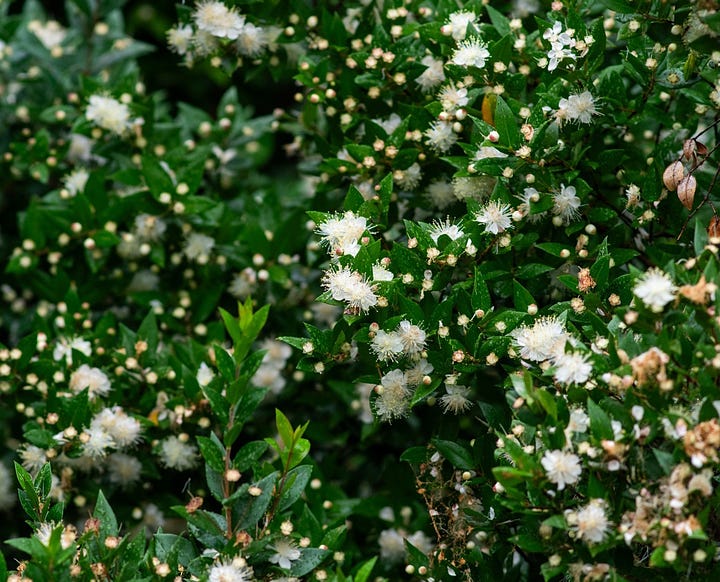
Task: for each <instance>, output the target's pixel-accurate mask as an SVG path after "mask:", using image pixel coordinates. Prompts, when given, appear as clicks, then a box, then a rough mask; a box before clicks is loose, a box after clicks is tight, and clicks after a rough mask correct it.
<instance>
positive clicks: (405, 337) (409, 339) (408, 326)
mask: <svg viewBox="0 0 720 582" xmlns="http://www.w3.org/2000/svg"><path fill="white" fill-rule="evenodd" d="M397 334H398V336H399V337H400V342H401V344H402V350H403V351H404V352H405V353H406V354H407V355H408V356H411V357H413V356H417V355H419V354H420V353H421V352H422V351H423V350H424V349H425V339H426V337H427V336H426V334H425V332H424V331H423V330H422V328H420V327H418V326H417V325H413V324H412V323H410V322H409V321H407V320H403V321H401V322H400V325H399V326H398V330H397Z"/></svg>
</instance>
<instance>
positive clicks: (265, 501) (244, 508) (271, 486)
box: [233, 471, 278, 531]
mask: <svg viewBox="0 0 720 582" xmlns="http://www.w3.org/2000/svg"><path fill="white" fill-rule="evenodd" d="M277 480H278V472H277V471H275V472H273V473H270V474H269V475H267V476H266V477H264V478H263V479H261V480H260V481H258V482H257V483H255V487H257V488H258V489H260V491H261V493H260V495H258V496H257V497H255V496H253V495H250V494H249V493H246V494H245V495H244V496H243V497H241V498H240V499H239V500H238V501H237V503H236V504H235V507H233V512H234V513H236V514H237V515H238V520H237V523H236V525H235V531H242V530H249V529H254V528H255V526H256V525H257V523H258V522H259V521H260V519H261V518H262V516H263V515H265V512H266V511H267V509H268V506H269V505H270V501H272V497H273V492H274V491H275V485H276V484H277Z"/></svg>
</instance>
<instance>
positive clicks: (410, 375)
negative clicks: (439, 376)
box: [405, 358, 434, 386]
mask: <svg viewBox="0 0 720 582" xmlns="http://www.w3.org/2000/svg"><path fill="white" fill-rule="evenodd" d="M433 369H434V368H433V365H432V364H431V363H430V362H428V361H427V360H426V359H424V358H423V359H421V360H418V361H417V362H415V365H414V366H413V367H412V368H408V369H407V370H405V380H406V382H407V384H408V385H409V386H419V385H420V384H421V383H422V381H423V378H424V377H425V376H429V375H430V374H431V373H432V371H433Z"/></svg>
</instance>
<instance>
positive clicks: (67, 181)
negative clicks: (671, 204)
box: [62, 168, 90, 196]
mask: <svg viewBox="0 0 720 582" xmlns="http://www.w3.org/2000/svg"><path fill="white" fill-rule="evenodd" d="M89 177H90V174H89V173H88V171H87V170H85V169H83V168H78V169H76V170H74V171H73V172H72V173H70V174H68V175H67V176H65V177H64V178H63V180H62V181H63V186H65V190H67V191H68V194H70V196H76V195H77V194H78V193H80V192H82V191H83V190H85V185H86V184H87V181H88V178H89Z"/></svg>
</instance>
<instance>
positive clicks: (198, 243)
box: [183, 232, 215, 265]
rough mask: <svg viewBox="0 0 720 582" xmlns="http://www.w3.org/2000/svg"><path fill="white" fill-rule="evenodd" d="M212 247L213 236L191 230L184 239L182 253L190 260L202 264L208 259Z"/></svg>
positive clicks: (213, 244) (213, 242) (213, 243)
mask: <svg viewBox="0 0 720 582" xmlns="http://www.w3.org/2000/svg"><path fill="white" fill-rule="evenodd" d="M213 247H215V239H214V238H213V237H211V236H208V235H206V234H202V233H199V232H191V233H190V234H189V235H188V236H187V238H186V239H185V245H184V246H183V253H185V256H186V257H187V258H188V259H190V260H191V261H195V262H196V263H198V264H201V265H204V264H206V263H207V262H208V260H209V259H210V253H211V252H212V250H213Z"/></svg>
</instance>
